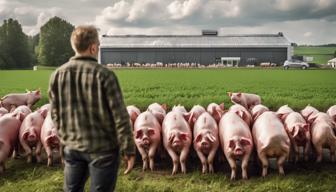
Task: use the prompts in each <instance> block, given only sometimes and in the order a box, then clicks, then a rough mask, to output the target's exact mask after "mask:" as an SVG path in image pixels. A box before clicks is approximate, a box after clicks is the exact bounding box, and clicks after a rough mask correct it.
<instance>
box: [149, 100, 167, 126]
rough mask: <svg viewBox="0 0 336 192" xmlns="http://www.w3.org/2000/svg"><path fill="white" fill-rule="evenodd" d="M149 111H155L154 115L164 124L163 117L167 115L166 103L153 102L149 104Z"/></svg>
mask: <svg viewBox="0 0 336 192" xmlns="http://www.w3.org/2000/svg"><path fill="white" fill-rule="evenodd" d="M147 111H149V112H151V113H153V115H154V116H155V117H156V118H157V119H158V121H159V123H160V124H162V121H163V119H164V118H165V116H166V113H167V112H166V111H167V105H166V104H162V105H160V104H158V103H152V104H150V105H149V106H148V108H147Z"/></svg>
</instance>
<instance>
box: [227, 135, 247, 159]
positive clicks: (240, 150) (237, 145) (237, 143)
mask: <svg viewBox="0 0 336 192" xmlns="http://www.w3.org/2000/svg"><path fill="white" fill-rule="evenodd" d="M248 145H251V142H250V141H249V140H248V139H245V138H242V139H241V140H230V143H229V148H230V149H231V150H232V151H233V154H234V155H235V156H242V155H244V154H245V149H244V147H245V146H248Z"/></svg>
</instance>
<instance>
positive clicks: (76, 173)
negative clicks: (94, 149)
mask: <svg viewBox="0 0 336 192" xmlns="http://www.w3.org/2000/svg"><path fill="white" fill-rule="evenodd" d="M64 161H65V167H64V191H66V192H82V191H84V186H85V183H86V180H87V179H88V177H89V176H90V191H91V192H96V191H103V192H105V191H106V192H110V191H114V188H115V184H116V181H117V175H118V167H119V150H116V151H114V152H109V153H101V154H94V155H93V154H88V153H84V152H80V151H75V150H71V149H67V148H66V147H65V148H64Z"/></svg>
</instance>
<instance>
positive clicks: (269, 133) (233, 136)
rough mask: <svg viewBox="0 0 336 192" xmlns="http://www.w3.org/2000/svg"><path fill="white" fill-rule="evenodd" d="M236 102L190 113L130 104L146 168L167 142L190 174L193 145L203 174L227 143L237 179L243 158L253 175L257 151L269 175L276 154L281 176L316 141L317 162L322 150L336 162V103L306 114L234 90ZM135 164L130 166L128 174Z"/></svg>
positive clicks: (174, 158)
mask: <svg viewBox="0 0 336 192" xmlns="http://www.w3.org/2000/svg"><path fill="white" fill-rule="evenodd" d="M228 95H229V97H230V98H231V101H232V102H233V105H232V106H231V107H230V108H229V109H228V110H225V109H224V104H223V103H222V104H220V105H218V104H216V103H211V104H209V105H208V106H207V108H206V109H205V108H204V107H202V106H200V105H195V106H193V107H192V109H191V110H190V111H189V112H188V111H186V109H185V108H184V107H183V106H181V105H178V106H174V107H173V108H172V110H171V111H170V112H169V113H167V107H166V105H164V104H163V105H160V104H158V103H153V104H151V105H149V106H148V108H147V110H146V111H144V112H142V113H141V112H140V110H139V109H138V108H137V107H136V106H134V105H131V106H128V107H127V110H128V113H129V115H130V121H131V123H132V125H133V130H134V141H135V143H136V146H137V149H138V151H139V153H140V155H141V157H142V160H143V170H146V169H148V165H149V169H150V170H153V169H154V156H155V153H156V152H157V151H159V152H160V151H161V150H160V146H161V144H163V148H164V149H165V150H166V151H167V152H168V154H169V156H170V157H171V159H172V163H173V171H172V174H176V173H177V171H178V167H179V165H180V167H181V171H182V173H186V161H187V156H188V153H189V151H190V148H191V145H192V144H193V148H194V150H195V152H196V153H197V156H198V157H199V159H200V162H201V164H202V173H207V172H209V173H212V172H214V166H213V162H214V157H215V154H216V152H217V150H218V148H221V149H222V151H223V152H224V156H225V157H226V159H227V162H228V163H229V165H230V167H231V179H232V180H233V179H236V177H237V176H236V170H237V160H240V162H241V163H240V164H241V170H242V178H243V179H247V178H248V173H247V168H248V163H249V159H250V157H251V154H252V153H253V152H254V151H255V152H256V153H257V156H258V158H259V160H260V162H261V165H262V166H261V167H262V176H263V177H265V176H266V175H267V170H268V166H269V161H268V159H269V158H276V161H277V165H278V170H279V174H280V175H284V169H283V164H284V162H285V161H286V160H289V159H290V151H291V150H292V152H293V153H291V154H293V155H291V158H292V159H293V160H294V161H295V162H297V161H298V160H299V155H300V153H299V152H300V150H299V147H303V155H304V160H305V161H307V160H308V158H309V153H310V151H311V145H313V147H314V148H312V149H314V151H315V153H316V156H317V160H316V161H317V162H321V160H322V149H323V148H328V149H329V150H330V159H331V161H335V150H336V137H335V132H334V131H335V130H336V105H334V106H332V107H330V109H329V110H328V111H327V113H323V112H319V111H318V110H317V109H315V108H314V107H312V106H307V107H306V108H305V109H303V110H302V111H301V112H300V113H298V112H295V111H294V110H292V109H291V108H290V107H289V106H288V105H284V106H282V107H280V108H279V109H278V111H276V112H272V111H270V110H269V109H268V108H267V107H266V106H264V105H262V104H261V99H260V96H258V95H255V94H248V93H228ZM130 170H131V167H130V168H129V169H127V170H126V171H125V173H128V172H129V171H130Z"/></svg>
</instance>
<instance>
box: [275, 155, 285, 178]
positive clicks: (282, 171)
mask: <svg viewBox="0 0 336 192" xmlns="http://www.w3.org/2000/svg"><path fill="white" fill-rule="evenodd" d="M286 158H287V155H286V154H284V155H282V156H280V157H278V160H277V163H278V169H279V174H280V175H285V171H284V169H283V164H284V162H285V160H286Z"/></svg>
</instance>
